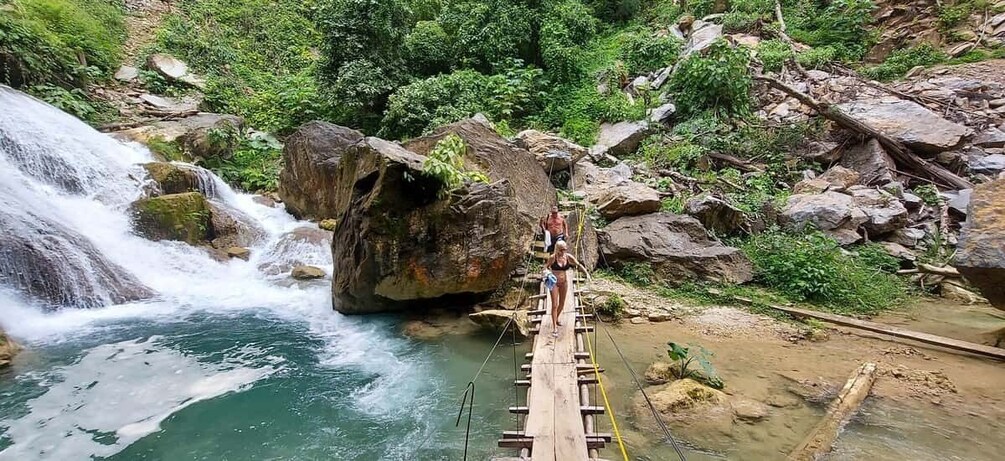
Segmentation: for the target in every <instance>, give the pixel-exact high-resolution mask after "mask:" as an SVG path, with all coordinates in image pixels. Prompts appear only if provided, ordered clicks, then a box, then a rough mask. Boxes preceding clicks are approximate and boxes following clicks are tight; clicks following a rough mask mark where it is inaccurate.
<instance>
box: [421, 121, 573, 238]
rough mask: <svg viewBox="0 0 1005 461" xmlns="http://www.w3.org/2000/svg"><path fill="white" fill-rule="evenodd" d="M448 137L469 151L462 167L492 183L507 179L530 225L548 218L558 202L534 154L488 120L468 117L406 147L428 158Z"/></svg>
mask: <svg viewBox="0 0 1005 461" xmlns="http://www.w3.org/2000/svg"><path fill="white" fill-rule="evenodd" d="M449 134H456V135H457V136H459V137H460V138H461V139H462V140H464V144H465V145H466V146H467V148H468V149H467V152H466V153H465V155H464V162H465V166H466V167H467V168H474V169H478V170H481V171H482V172H483V173H485V174H486V175H487V176H488V177H489V179H490V180H491V181H501V180H506V181H507V182H508V183H509V186H510V187H511V188H512V189H513V193H514V196H513V199H514V200H516V204H517V210H519V212H520V213H521V214H523V215H524V216H526V217H529V218H530V219H533V222H535V223H536V222H537V220H538V219H540V218H542V217H544V216H545V215H547V214H548V211H549V210H550V209H551V206H552V205H554V204H555V203H556V202H557V200H556V192H555V187H554V186H552V185H551V180H550V179H549V178H548V175H547V174H546V173H545V172H544V170H543V169H542V168H541V166H540V165H539V164H538V163H537V159H536V158H535V157H534V155H533V154H531V153H530V152H528V151H527V150H526V149H522V148H520V147H519V146H517V145H515V144H514V143H512V142H510V141H508V140H507V139H506V138H503V137H502V136H500V135H499V133H497V132H496V131H495V128H493V127H492V126H491V124H489V123H487V121H481V120H478V119H477V118H470V119H466V120H461V121H459V122H456V123H451V124H449V125H445V126H442V127H439V128H437V129H436V130H434V131H433V132H432V133H431V134H430V135H428V136H423V137H420V138H415V139H412V140H410V141H408V142H407V143H405V148H406V149H408V150H411V151H412V152H415V153H418V154H421V155H427V154H428V153H429V152H430V151H431V150H433V148H434V147H435V146H436V143H437V142H438V141H439V140H440V139H443V138H444V137H446V136H447V135H449Z"/></svg>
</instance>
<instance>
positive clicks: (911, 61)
mask: <svg viewBox="0 0 1005 461" xmlns="http://www.w3.org/2000/svg"><path fill="white" fill-rule="evenodd" d="M948 59H949V56H947V55H946V54H945V53H943V52H942V51H941V50H939V49H937V48H935V47H933V46H932V45H929V44H927V43H925V44H922V45H918V46H916V47H914V48H907V49H901V50H896V51H894V52H893V53H891V54H890V56H889V57H887V58H886V60H885V61H883V63H882V64H879V65H876V66H872V67H867V68H865V69H862V75H864V76H866V77H868V78H871V79H873V80H880V81H889V80H893V79H896V78H900V77H903V76H904V75H905V74H907V72H908V71H910V70H911V69H913V68H914V67H915V66H931V65H935V64H939V63H942V62H945V61H946V60H948Z"/></svg>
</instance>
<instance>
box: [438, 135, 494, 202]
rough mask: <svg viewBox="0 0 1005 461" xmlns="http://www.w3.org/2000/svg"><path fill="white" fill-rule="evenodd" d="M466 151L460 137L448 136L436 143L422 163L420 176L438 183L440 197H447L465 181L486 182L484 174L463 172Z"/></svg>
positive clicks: (486, 178)
mask: <svg viewBox="0 0 1005 461" xmlns="http://www.w3.org/2000/svg"><path fill="white" fill-rule="evenodd" d="M466 150H467V146H465V145H464V140H463V139H461V138H460V136H457V135H455V134H449V135H447V136H445V137H443V139H440V140H439V141H438V142H437V143H436V146H434V147H433V150H431V151H430V152H429V155H428V156H427V157H426V160H424V161H423V162H422V174H423V175H425V176H428V177H431V178H435V179H436V180H438V181H439V182H440V184H441V187H440V191H439V196H440V197H445V196H447V195H448V194H450V192H452V191H454V190H455V189H457V188H458V187H460V186H461V185H462V184H464V182H465V181H470V182H482V183H487V182H488V177H487V176H485V174H484V173H482V172H480V171H465V170H464V152H465V151H466Z"/></svg>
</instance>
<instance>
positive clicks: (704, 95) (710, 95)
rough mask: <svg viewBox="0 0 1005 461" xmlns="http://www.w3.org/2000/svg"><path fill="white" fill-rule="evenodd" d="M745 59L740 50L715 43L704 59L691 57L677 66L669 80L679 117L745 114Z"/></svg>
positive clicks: (747, 94)
mask: <svg viewBox="0 0 1005 461" xmlns="http://www.w3.org/2000/svg"><path fill="white" fill-rule="evenodd" d="M749 59H750V56H749V55H748V54H747V52H746V51H745V50H744V49H742V48H733V47H731V46H730V45H729V43H727V42H726V41H724V40H718V41H716V42H715V43H714V44H712V46H711V47H710V48H709V50H708V53H707V55H706V56H701V55H698V54H693V55H691V56H689V57H688V58H687V59H685V60H684V61H683V62H681V63H680V65H679V67H678V68H677V70H676V71H675V72H674V74H673V77H671V79H670V89H671V91H673V93H674V96H675V97H674V101H676V102H677V109H678V111H679V113H680V114H681V115H683V116H688V115H694V114H698V113H700V112H704V111H712V112H715V113H721V114H723V115H743V114H746V113H747V112H748V111H749V108H750V87H751V78H750V74H749V71H748V69H747V64H748V62H749Z"/></svg>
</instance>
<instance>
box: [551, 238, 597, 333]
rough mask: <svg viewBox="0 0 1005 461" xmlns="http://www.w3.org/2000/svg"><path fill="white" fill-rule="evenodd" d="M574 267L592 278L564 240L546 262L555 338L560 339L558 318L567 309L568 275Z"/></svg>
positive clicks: (556, 244)
mask: <svg viewBox="0 0 1005 461" xmlns="http://www.w3.org/2000/svg"><path fill="white" fill-rule="evenodd" d="M573 266H575V267H578V268H580V269H582V271H583V273H584V274H586V276H587V277H590V273H589V272H587V270H586V266H583V265H582V264H580V263H579V261H577V260H576V258H575V257H573V256H572V255H571V254H569V244H567V243H565V241H564V240H560V241H558V242H556V243H555V252H554V253H552V255H551V256H550V257H548V260H547V261H545V262H544V267H545V269H544V278H545V286H546V287H547V288H548V290H550V291H551V324H552V326H553V328H554V329H553V330H552V332H551V336H552V337H554V338H557V337H558V327H560V326H562V322H560V321H559V320H558V318H559V316H560V315H562V309H563V308H565V297H566V293H567V292H568V287H569V278H568V277H567V276H566V273H567V272H568V270H569V269H571V268H572V267H573ZM553 280H554V281H553Z"/></svg>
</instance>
